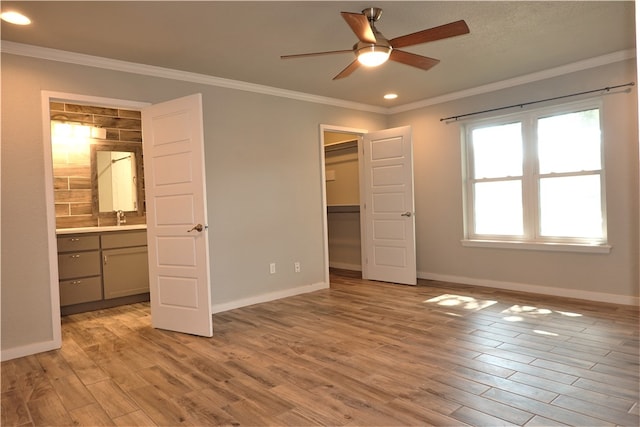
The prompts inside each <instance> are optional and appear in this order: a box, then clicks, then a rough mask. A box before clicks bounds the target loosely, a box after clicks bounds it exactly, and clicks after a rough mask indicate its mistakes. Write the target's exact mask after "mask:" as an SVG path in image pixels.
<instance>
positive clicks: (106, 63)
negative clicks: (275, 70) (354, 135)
mask: <svg viewBox="0 0 640 427" xmlns="http://www.w3.org/2000/svg"><path fill="white" fill-rule="evenodd" d="M0 52H2V53H8V54H12V55H20V56H27V57H31V58H38V59H45V60H49V61H57V62H65V63H69V64H76V65H84V66H87V67H95V68H102V69H106V70H113V71H122V72H125V73H132V74H141V75H145V76H151V77H159V78H164V79H171V80H179V81H184V82H189V83H198V84H203V85H207V86H217V87H223V88H227V89H236V90H242V91H246V92H253V93H260V94H263V95H272V96H278V97H282V98H290V99H295V100H298V101H305V102H312V103H316V104H325V105H330V106H334V107H342V108H349V109H353V110H359V111H369V112H372V113H378V114H388V108H386V107H378V106H374V105H369V104H362V103H358V102H352V101H345V100H343V99H337V98H329V97H326V96H319V95H312V94H309V93H304V92H296V91H292V90H286V89H280V88H276V87H271V86H265V85H259V84H255V83H247V82H243V81H239V80H231V79H224V78H221V77H214V76H208V75H205V74H198V73H191V72H188V71H180V70H173V69H170V68H163V67H156V66H153V65H145V64H138V63H135V62H127V61H120V60H116V59H109V58H103V57H100V56H93V55H86V54H82V53H75V52H68V51H64V50H58V49H51V48H46V47H41V46H34V45H28V44H23V43H16V42H11V41H4V40H3V41H2V43H1V44H0Z"/></svg>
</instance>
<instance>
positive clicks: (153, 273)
mask: <svg viewBox="0 0 640 427" xmlns="http://www.w3.org/2000/svg"><path fill="white" fill-rule="evenodd" d="M202 117H203V116H202V95H201V94H195V95H191V96H187V97H184V98H179V99H175V100H171V101H168V102H163V103H161V104H155V105H152V106H149V107H146V108H144V109H143V110H142V132H143V138H142V139H143V144H144V147H143V148H144V150H143V152H144V158H145V159H144V165H145V166H144V169H145V170H144V177H145V198H146V208H147V240H148V250H149V282H150V283H149V285H150V294H151V319H152V325H153V327H155V328H160V329H167V330H172V331H177V332H184V333H188V334H193V335H201V336H207V337H210V336H212V335H213V320H212V316H211V289H210V280H209V278H210V272H209V253H208V252H209V244H208V232H207V226H206V224H207V203H206V187H205V167H204V131H203V118H202ZM198 226H199V227H198Z"/></svg>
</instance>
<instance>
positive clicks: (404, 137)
mask: <svg viewBox="0 0 640 427" xmlns="http://www.w3.org/2000/svg"><path fill="white" fill-rule="evenodd" d="M364 170H365V172H364V174H363V175H364V177H365V182H364V193H365V194H364V198H365V200H366V203H365V209H364V213H363V214H362V218H363V223H364V224H365V242H364V251H365V252H366V265H365V266H364V271H363V273H364V275H365V278H367V279H371V280H380V281H385V282H394V283H403V284H409V285H415V284H416V283H417V278H416V277H417V274H416V253H415V219H414V197H413V147H412V142H411V128H410V127H408V126H405V127H401V128H395V129H386V130H383V131H379V132H372V133H368V134H366V135H365V136H364Z"/></svg>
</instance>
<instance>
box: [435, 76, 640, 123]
mask: <svg viewBox="0 0 640 427" xmlns="http://www.w3.org/2000/svg"><path fill="white" fill-rule="evenodd" d="M635 85H636V83H635V82H629V83H625V84H622V85H617V86H607V87H603V88H600V89H593V90H587V91H584V92H576V93H571V94H569V95H562V96H555V97H553V98H547V99H540V100H537V101H530V102H523V103H520V104H513V105H507V106H506V107H498V108H491V109H488V110H482V111H475V112H473V113H467V114H460V115H458V116H451V117H445V118H443V119H440V121H441V122H444V121H447V120H454V121H455V120H458V119H460V118H462V117H469V116H475V115H477V114H482V113H491V112H493V111H500V110H506V109H508V108H515V107H520V108H523V107H525V106H527V105H532V104H538V103H540V102H547V101H555V100H556V99H563V98H570V97H572V96H580V95H587V94H589V93H596V92H609V91H610V90H612V89H618V88H621V87H627V86H635Z"/></svg>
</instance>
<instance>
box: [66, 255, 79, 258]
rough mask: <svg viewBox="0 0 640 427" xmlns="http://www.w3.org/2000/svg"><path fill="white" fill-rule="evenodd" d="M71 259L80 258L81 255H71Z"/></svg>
mask: <svg viewBox="0 0 640 427" xmlns="http://www.w3.org/2000/svg"><path fill="white" fill-rule="evenodd" d="M69 257H70V258H80V255H79V254H75V255H69Z"/></svg>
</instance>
